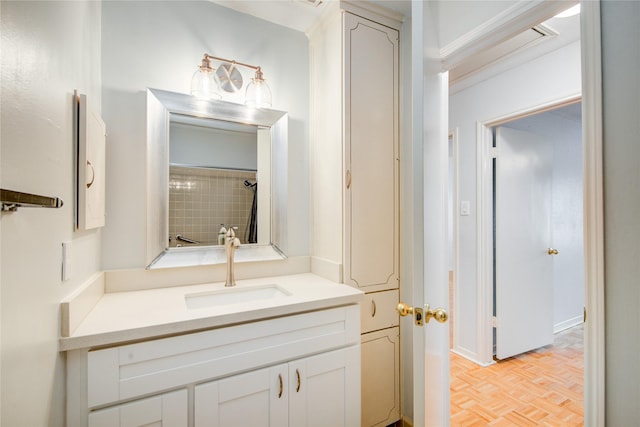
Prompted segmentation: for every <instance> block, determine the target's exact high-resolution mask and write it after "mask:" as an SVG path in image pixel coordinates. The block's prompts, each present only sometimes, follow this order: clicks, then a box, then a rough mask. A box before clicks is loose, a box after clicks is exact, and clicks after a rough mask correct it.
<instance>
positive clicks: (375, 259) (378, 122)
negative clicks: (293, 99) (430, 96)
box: [344, 13, 399, 292]
mask: <svg viewBox="0 0 640 427" xmlns="http://www.w3.org/2000/svg"><path fill="white" fill-rule="evenodd" d="M344 19H345V22H344V23H345V29H344V31H345V34H344V36H345V51H344V52H345V59H344V64H345V109H344V114H345V129H346V131H345V260H344V262H345V277H344V279H345V283H347V284H349V285H352V286H357V287H359V288H360V289H362V290H364V291H366V292H371V291H379V290H384V289H394V288H397V287H398V265H399V263H398V255H399V251H398V246H399V238H398V236H399V222H398V217H399V195H398V191H399V181H398V179H399V178H398V177H399V174H398V162H399V159H398V119H397V118H398V101H397V100H398V60H397V58H398V32H397V31H396V30H393V29H390V28H387V27H384V26H382V25H379V24H376V23H374V22H371V21H368V20H366V19H363V18H360V17H356V16H354V15H351V14H349V13H345V18H344Z"/></svg>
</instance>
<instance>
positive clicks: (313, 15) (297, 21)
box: [209, 0, 580, 84]
mask: <svg viewBox="0 0 640 427" xmlns="http://www.w3.org/2000/svg"><path fill="white" fill-rule="evenodd" d="M209 1H211V2H213V3H216V4H219V5H221V6H224V7H227V8H230V9H234V10H236V11H238V12H241V13H246V14H249V15H252V16H255V17H257V18H260V19H264V20H266V21H269V22H273V23H275V24H278V25H282V26H284V27H287V28H291V29H293V30H296V31H301V32H306V31H307V30H309V29H310V28H311V27H312V26H313V25H314V23H315V22H316V21H317V20H318V19H319V17H320V15H321V14H322V13H323V11H324V10H325V9H326V7H327V4H329V3H330V2H335V1H338V0H241V1H240V0H209ZM353 1H354V2H364V3H371V4H374V5H377V6H380V7H384V8H387V9H390V10H393V11H395V12H397V13H400V14H401V15H403V16H405V17H410V16H411V1H410V0H353ZM574 3H575V2H574ZM567 4H568V5H569V6H572V5H573V3H571V2H568V3H567ZM542 28H544V30H543V31H540V29H539V28H538V29H537V30H535V31H534V30H531V29H530V30H527V31H526V32H525V33H527V34H525V33H523V34H521V35H520V36H516V37H514V39H512V40H507V41H505V42H504V43H502V44H501V45H500V46H495V47H494V48H492V49H487V50H486V51H485V52H481V54H479V55H474V56H473V57H470V58H467V60H465V62H464V63H462V64H458V65H456V68H454V69H451V70H450V78H451V80H450V82H451V84H454V83H456V82H460V81H462V80H468V77H471V76H474V75H478V74H480V73H481V72H482V71H484V70H486V69H487V68H488V67H489V65H496V64H497V65H499V66H498V67H491V68H492V69H493V68H496V72H500V65H501V66H502V68H504V67H510V66H512V65H510V61H511V62H513V61H514V59H517V58H518V57H519V59H520V60H529V59H532V58H533V57H535V56H540V55H543V54H545V53H547V52H550V51H552V50H555V49H558V48H560V47H562V46H564V45H566V44H569V43H571V42H573V41H575V40H578V39H579V37H580V19H579V15H576V16H573V17H570V18H552V19H549V20H548V21H545V22H543V23H542ZM548 30H550V31H548ZM536 32H537V33H540V32H542V33H544V34H543V35H542V37H541V36H540V34H536ZM514 57H515V58H514ZM509 60H510V61H509ZM470 80H473V79H470Z"/></svg>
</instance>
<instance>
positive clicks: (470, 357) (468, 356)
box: [450, 348, 496, 368]
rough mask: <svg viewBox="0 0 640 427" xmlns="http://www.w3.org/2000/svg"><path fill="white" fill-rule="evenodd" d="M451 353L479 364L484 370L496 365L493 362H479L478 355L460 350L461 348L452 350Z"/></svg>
mask: <svg viewBox="0 0 640 427" xmlns="http://www.w3.org/2000/svg"><path fill="white" fill-rule="evenodd" d="M450 351H451V352H452V353H455V354H457V355H458V356H460V357H464V358H465V359H467V360H470V361H472V362H473V363H475V364H477V365H478V366H482V367H483V368H484V367H487V366H491V365H493V364H495V363H496V362H494V361H493V360H492V361H491V362H489V363H484V362H480V361H478V359H477V357H476V356H477V354H476V353H473V352H470V351H468V350H464V349H460V348H452V349H451V350H450Z"/></svg>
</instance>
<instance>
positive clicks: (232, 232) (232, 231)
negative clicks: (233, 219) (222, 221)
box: [227, 226, 238, 238]
mask: <svg viewBox="0 0 640 427" xmlns="http://www.w3.org/2000/svg"><path fill="white" fill-rule="evenodd" d="M237 230H238V227H237V226H234V227H229V228H228V229H227V237H229V238H234V237H236V231H237Z"/></svg>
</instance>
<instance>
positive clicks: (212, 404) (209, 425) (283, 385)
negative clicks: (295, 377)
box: [195, 364, 289, 427]
mask: <svg viewBox="0 0 640 427" xmlns="http://www.w3.org/2000/svg"><path fill="white" fill-rule="evenodd" d="M287 375H288V372H287V365H286V364H282V365H278V366H274V367H270V368H265V369H260V370H256V371H252V372H248V373H246V374H240V375H235V376H232V377H229V378H225V379H221V380H218V381H212V382H209V383H205V384H200V385H197V386H196V387H195V426H196V427H246V426H252V427H269V426H272V427H280V426H285V427H286V426H287V425H288V405H289V403H288V401H289V392H288V390H287V384H288V378H287Z"/></svg>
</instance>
